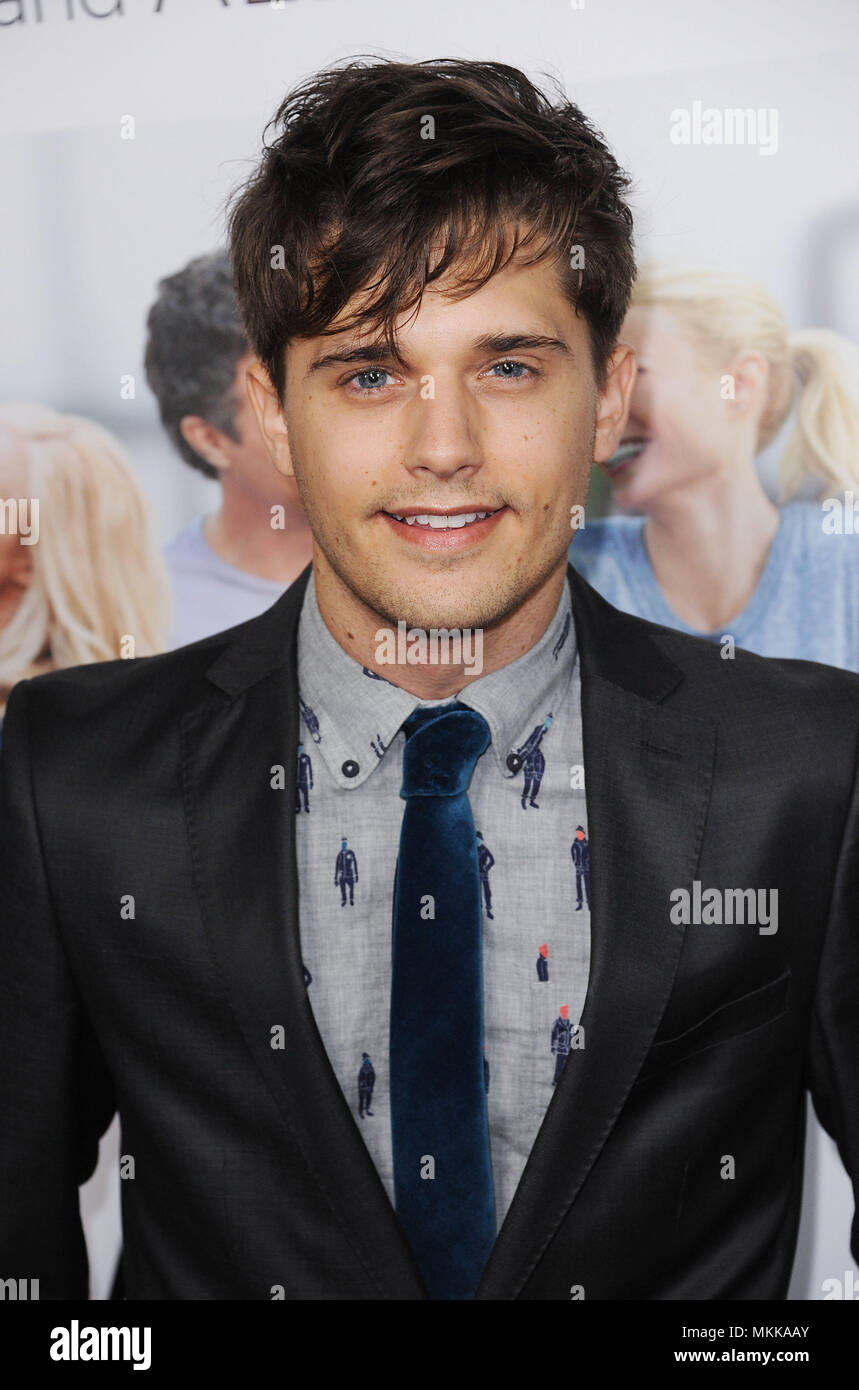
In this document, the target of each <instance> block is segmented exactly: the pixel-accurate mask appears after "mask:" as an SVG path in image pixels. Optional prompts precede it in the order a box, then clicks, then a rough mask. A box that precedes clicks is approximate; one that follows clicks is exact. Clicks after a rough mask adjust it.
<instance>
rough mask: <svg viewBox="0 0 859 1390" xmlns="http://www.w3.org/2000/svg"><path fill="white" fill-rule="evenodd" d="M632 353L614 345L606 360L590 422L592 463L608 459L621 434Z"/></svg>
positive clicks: (632, 371) (633, 367) (632, 379)
mask: <svg viewBox="0 0 859 1390" xmlns="http://www.w3.org/2000/svg"><path fill="white" fill-rule="evenodd" d="M635 374H636V365H635V352H634V351H633V349H632V348H631V347H630V345H629V343H617V344H615V347H614V349H613V351H612V354H611V356H610V358H609V360H608V371H607V375H606V382H605V386H604V387H603V388H602V390H601V391H600V393H599V400H598V402H597V414H596V421H595V423H594V448H593V457H594V463H605V461H606V459H609V458H611V456H612V454H613V453H614V451H615V449H616V448H617V446H618V444H619V443H620V437H621V435H622V434H623V430H624V426H625V425H626V419H627V416H628V415H629V405H630V401H631V400H632V388H633V386H634V385H635Z"/></svg>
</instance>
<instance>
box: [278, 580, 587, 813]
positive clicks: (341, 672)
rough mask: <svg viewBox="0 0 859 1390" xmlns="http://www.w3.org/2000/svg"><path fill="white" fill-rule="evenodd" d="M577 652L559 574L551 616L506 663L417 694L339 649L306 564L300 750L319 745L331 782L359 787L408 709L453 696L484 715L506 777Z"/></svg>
mask: <svg viewBox="0 0 859 1390" xmlns="http://www.w3.org/2000/svg"><path fill="white" fill-rule="evenodd" d="M576 655H577V644H576V629H575V623H574V622H573V611H572V600H571V596H570V587H569V584H568V582H567V580H566V578H565V580H564V586H563V589H562V591H561V596H560V598H559V600H558V605H557V608H556V609H555V613H554V616H553V618H552V620H551V622H550V623H549V625H548V627H547V628H546V631H545V632H544V633H543V635H542V637H541V638H540V639H539V641H538V642H536V643H535V645H534V646H533V647H531V648H530V649H529V650H528V651H527V652H525V653H524V654H523V655H522V656H520V657H517V659H516V660H515V661H512V662H510V664H509V665H508V666H502V667H500V669H499V670H497V671H491V672H490V673H489V674H488V675H486V676H477V677H475V678H474V679H473V680H467V681H466V683H465V685H464V686H463V688H462V690H461V691H460V692H458V694H457V695H455V696H448V697H447V698H446V699H444V700H420V699H419V698H418V697H417V696H416V695H411V694H410V693H409V692H408V691H407V690H402V689H401V688H400V687H399V686H397V685H391V683H390V682H389V681H386V680H385V679H384V678H383V677H380V676H377V675H375V674H374V673H373V672H370V671H369V670H368V668H367V667H365V666H362V665H361V664H360V662H357V661H355V660H354V658H353V657H351V656H349V655H348V653H347V652H345V651H344V649H343V648H342V647H341V646H340V643H339V642H338V641H337V639H336V638H335V637H333V636H332V634H331V633H330V632H329V630H328V628H327V627H326V625H325V622H324V620H323V618H322V614H321V613H320V611H319V605H318V603H317V600H316V586H315V583H314V574H313V570H311V572H310V578H309V580H308V583H307V588H306V590H305V594H304V601H303V603H302V608H301V617H300V619H299V624H298V685H299V698H300V702H301V716H302V720H301V734H302V738H303V744H304V748H303V751H304V752H311V751H313V749H314V748H318V751H319V754H320V756H321V757H322V759H323V761H324V762H325V764H326V766H327V768H328V771H329V772H330V773H331V776H332V777H333V779H334V781H335V783H336V784H337V786H339V787H358V786H360V785H361V784H362V783H363V782H364V781H366V779H367V778H368V777H369V776H370V774H371V773H372V772H373V770H374V768H375V767H376V766H377V765H378V763H379V762H381V760H382V758H383V757H384V755H385V751H386V749H387V748H389V747H390V745H391V744H392V743H393V741H394V739H395V737H396V735H397V733H398V731H399V729H400V727H401V725H402V723H403V721H404V720H405V719H407V718H408V716H409V715H410V714H411V713H412V711H413V710H415V709H417V708H418V706H428V705H442V704H449V703H450V701H451V700H453V699H457V700H461V701H462V702H463V703H464V704H467V705H468V706H469V707H470V708H471V709H474V710H477V711H478V713H480V714H482V715H483V717H484V718H485V720H486V722H487V723H488V725H489V729H490V733H491V736H492V745H491V747H492V752H493V755H494V758H495V761H496V763H497V765H498V767H499V769H500V770H501V771H502V772H503V775H504V776H505V777H508V778H509V776H510V773H511V771H514V772H515V771H518V768H519V766H521V758H522V756H523V754H522V751H521V750H523V749H524V747H525V745H526V744H527V742H528V740H529V739H537V738H538V736H539V734H540V731H541V729H543V728H544V726H546V727H547V728H548V725H547V721H548V722H549V723H551V717H556V716H557V713H558V709H559V706H560V704H561V701H562V700H563V699H564V697H565V695H566V693H567V690H568V688H569V685H570V681H571V679H572V674H573V669H574V667H575V664H576ZM525 751H527V750H525ZM517 757H518V761H517ZM508 759H509V760H510V761H508Z"/></svg>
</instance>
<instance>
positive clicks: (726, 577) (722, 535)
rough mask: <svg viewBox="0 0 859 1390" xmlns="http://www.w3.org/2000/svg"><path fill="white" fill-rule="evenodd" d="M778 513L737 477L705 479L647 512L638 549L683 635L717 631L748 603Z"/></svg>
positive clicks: (754, 485)
mask: <svg viewBox="0 0 859 1390" xmlns="http://www.w3.org/2000/svg"><path fill="white" fill-rule="evenodd" d="M778 525H779V510H778V508H777V507H776V506H774V505H773V503H772V502H771V501H770V500H769V498H768V497H767V495H766V493H765V492H764V490H763V488H762V487H761V485H760V482H759V481H758V477H757V474H756V472H755V471H754V463H753V461H752V460H750V461H749V467H748V469H746V470H744V471H743V472H742V473H740V472H739V470H733V469H732V470H731V472H730V473H725V474H722V473H720V474H717V475H715V476H708V477H707V478H704V479H702V480H701V481H700V482H698V483H694V484H686V485H684V486H683V487H682V488H677V489H676V490H674V491H672V492H670V493H668V494H667V495H666V496H665V497H664V498H660V499H659V500H658V502H657V503H655V504H654V505H653V506H652V507H651V508H650V510H649V511H648V515H647V520H646V521H645V523H644V541H645V545H646V547H647V553H648V555H649V557H650V563H651V565H652V566H653V572H654V574H655V576H656V580H657V583H658V584H659V587H660V589H661V590H662V592H663V594H664V596H665V599H666V601H667V603H668V604H669V605H670V607H671V608H672V609H673V611H674V612H675V613H676V614H677V615H678V617H680V618H682V620H683V621H684V622H686V623H688V624H689V626H690V627H694V628H698V629H699V630H700V631H703V632H708V631H711V630H712V629H714V628H718V627H724V626H725V624H727V623H729V622H730V620H731V619H732V618H734V617H736V615H737V614H738V613H740V612H742V610H743V608H744V607H745V606H746V604H747V603H748V601H749V599H750V598H751V596H752V594H753V593H754V591H755V588H756V587H757V584H758V580H759V579H760V576H761V571H762V570H763V567H764V565H765V564H766V559H767V556H768V554H769V549H770V546H771V544H772V540H773V537H774V535H775V533H776V531H777V530H778Z"/></svg>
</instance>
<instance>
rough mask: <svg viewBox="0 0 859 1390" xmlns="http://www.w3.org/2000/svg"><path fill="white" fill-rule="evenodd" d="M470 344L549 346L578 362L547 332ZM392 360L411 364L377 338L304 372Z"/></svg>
mask: <svg viewBox="0 0 859 1390" xmlns="http://www.w3.org/2000/svg"><path fill="white" fill-rule="evenodd" d="M471 346H472V350H473V351H474V352H491V353H508V352H522V351H523V350H526V349H528V348H531V349H535V348H548V349H549V350H550V351H552V352H557V353H559V354H561V355H563V356H565V357H569V358H570V359H571V360H572V361H575V354H574V353H573V350H572V348H571V347H570V345H569V343H565V342H564V340H563V338H551V337H547V336H546V335H544V334H536V333H494V334H484V335H483V336H482V337H480V338H475V340H474V342H473V343H472V344H471ZM389 361H394V362H399V363H400V364H401V365H402V366H407V365H408V363H407V362H406V359H405V358H404V357H403V356H402V355H401V354H400V353H393V354H392V353H391V351H390V349H389V348H388V345H387V343H385V342H384V341H376V342H372V343H365V344H364V345H363V347H356V348H343V349H342V350H340V351H334V352H325V353H323V354H322V355H321V356H320V357H314V359H313V361H312V362H311V363H310V365H309V367H308V368H307V371H306V372H305V374H304V375H305V378H306V377H309V376H310V375H311V374H312V373H313V372H319V371H322V370H323V368H325V367H334V366H338V365H339V366H345V365H349V364H350V363H353V362H389Z"/></svg>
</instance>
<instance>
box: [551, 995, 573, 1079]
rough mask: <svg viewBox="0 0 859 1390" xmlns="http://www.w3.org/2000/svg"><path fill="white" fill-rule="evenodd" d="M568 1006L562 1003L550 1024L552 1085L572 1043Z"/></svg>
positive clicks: (571, 1026)
mask: <svg viewBox="0 0 859 1390" xmlns="http://www.w3.org/2000/svg"><path fill="white" fill-rule="evenodd" d="M569 1012H570V1006H569V1004H562V1005H561V1007H560V1010H559V1012H558V1017H557V1018H556V1019H555V1022H554V1023H553V1025H552V1051H553V1052H554V1054H555V1075H554V1076H553V1078H552V1085H553V1086H557V1084H558V1081H559V1080H560V1076H561V1072H562V1071H563V1070H564V1064H565V1062H566V1060H567V1058H568V1057H569V1055H570V1048H571V1047H572V1045H573V1025H572V1024H571V1023H570V1020H569V1017H568V1015H569Z"/></svg>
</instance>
